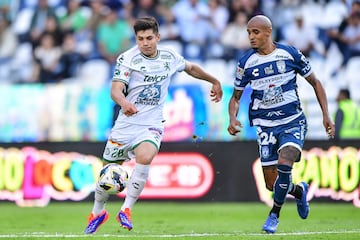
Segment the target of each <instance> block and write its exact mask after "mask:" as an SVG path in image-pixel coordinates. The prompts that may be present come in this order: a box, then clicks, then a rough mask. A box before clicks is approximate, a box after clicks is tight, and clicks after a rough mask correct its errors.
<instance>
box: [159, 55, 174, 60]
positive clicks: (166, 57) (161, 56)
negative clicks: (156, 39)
mask: <svg viewBox="0 0 360 240" xmlns="http://www.w3.org/2000/svg"><path fill="white" fill-rule="evenodd" d="M160 58H161V59H164V60H171V55H170V54H161V55H160Z"/></svg>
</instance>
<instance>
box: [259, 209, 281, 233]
mask: <svg viewBox="0 0 360 240" xmlns="http://www.w3.org/2000/svg"><path fill="white" fill-rule="evenodd" d="M278 225H279V219H278V217H277V216H276V214H275V213H270V215H269V216H268V218H267V219H266V222H265V224H264V226H263V228H262V230H263V231H265V232H267V233H275V232H276V229H277V227H278Z"/></svg>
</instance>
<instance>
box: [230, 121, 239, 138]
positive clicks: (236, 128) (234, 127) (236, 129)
mask: <svg viewBox="0 0 360 240" xmlns="http://www.w3.org/2000/svg"><path fill="white" fill-rule="evenodd" d="M241 129H242V125H241V123H240V121H238V120H236V121H233V122H230V124H229V127H228V129H227V130H228V132H229V133H230V135H233V136H235V135H236V134H237V133H238V132H241Z"/></svg>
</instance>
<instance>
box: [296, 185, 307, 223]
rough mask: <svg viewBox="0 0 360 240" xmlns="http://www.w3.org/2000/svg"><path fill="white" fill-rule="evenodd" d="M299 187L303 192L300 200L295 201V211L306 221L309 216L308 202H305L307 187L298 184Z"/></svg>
mask: <svg viewBox="0 0 360 240" xmlns="http://www.w3.org/2000/svg"><path fill="white" fill-rule="evenodd" d="M299 186H301V187H302V189H303V192H302V195H301V198H300V199H296V205H297V211H298V214H299V216H300V217H301V218H302V219H306V218H307V217H308V215H309V210H310V207H309V202H307V201H306V196H307V193H308V189H309V186H308V185H307V183H305V182H301V183H299Z"/></svg>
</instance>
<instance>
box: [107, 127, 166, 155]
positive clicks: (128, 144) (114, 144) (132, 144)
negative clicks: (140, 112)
mask: <svg viewBox="0 0 360 240" xmlns="http://www.w3.org/2000/svg"><path fill="white" fill-rule="evenodd" d="M163 134H164V126H163V125H159V126H148V125H134V124H121V126H118V125H117V126H114V128H113V129H112V130H111V133H110V136H109V138H108V141H107V143H106V146H105V150H104V153H103V160H104V161H106V162H123V161H129V160H130V159H132V158H134V157H135V154H134V149H135V148H136V147H137V146H138V145H139V144H140V143H142V142H151V143H152V144H154V145H155V147H156V148H157V149H158V150H159V148H160V144H161V140H162V137H163Z"/></svg>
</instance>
